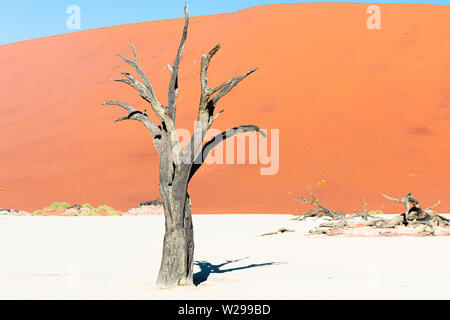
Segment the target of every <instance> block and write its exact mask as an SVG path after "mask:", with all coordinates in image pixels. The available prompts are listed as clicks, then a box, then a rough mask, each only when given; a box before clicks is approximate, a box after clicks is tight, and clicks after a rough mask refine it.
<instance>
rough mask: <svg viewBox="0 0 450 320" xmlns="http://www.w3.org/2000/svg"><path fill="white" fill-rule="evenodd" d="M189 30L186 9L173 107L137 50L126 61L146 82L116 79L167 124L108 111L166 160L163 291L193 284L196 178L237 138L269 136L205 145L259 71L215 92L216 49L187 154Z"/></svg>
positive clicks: (204, 66) (206, 57) (205, 60)
mask: <svg viewBox="0 0 450 320" xmlns="http://www.w3.org/2000/svg"><path fill="white" fill-rule="evenodd" d="M188 26H189V15H188V10H187V6H186V7H185V23H184V29H183V33H182V37H181V41H180V45H179V47H178V51H177V55H176V57H175V61H174V63H173V66H170V65H169V66H168V67H169V71H170V73H171V78H170V83H169V91H168V92H169V93H168V100H167V106H163V105H162V104H161V103H160V102H159V101H158V99H157V97H156V94H155V92H154V90H153V87H152V85H151V83H150V81H149V79H148V78H147V76H146V75H145V73H144V72H143V71H142V69H141V68H140V67H139V65H138V63H137V56H136V50H135V48H134V46H133V45H132V48H133V57H134V58H133V60H129V59H127V58H124V57H122V56H120V57H121V58H122V59H123V60H124V61H125V62H126V63H128V64H129V65H130V66H131V67H133V69H134V70H135V71H136V73H137V74H138V75H139V77H140V78H141V80H142V82H141V81H139V80H138V79H137V78H135V77H134V76H132V75H131V74H129V73H122V75H123V76H125V78H124V79H113V80H114V81H118V82H122V83H125V84H127V85H129V86H131V87H132V88H134V89H135V90H137V91H138V93H139V95H140V96H141V97H142V98H143V99H144V100H145V101H146V102H147V103H149V104H150V106H151V108H152V110H153V112H154V113H155V115H156V117H157V118H158V120H159V121H160V123H161V124H160V125H157V124H156V123H155V122H153V120H152V119H151V118H149V117H148V116H147V113H146V111H145V110H144V112H142V111H139V110H137V109H135V108H134V107H132V106H131V105H129V104H127V103H124V102H120V101H105V102H103V104H104V105H116V106H120V107H122V108H123V109H125V110H126V111H127V115H126V116H123V117H121V118H119V119H117V120H116V121H115V122H119V121H123V120H137V121H140V122H141V123H143V124H144V126H145V127H146V128H147V129H148V130H149V131H150V133H151V135H152V137H153V145H154V146H155V148H156V150H157V151H158V153H159V156H160V162H159V191H160V194H161V198H162V202H163V206H164V215H165V234H164V241H163V253H162V260H161V267H160V270H159V274H158V278H157V284H158V285H159V286H163V287H167V286H175V285H192V284H193V272H192V271H193V265H194V234H193V226H192V215H191V200H190V197H189V194H188V183H189V181H190V180H191V178H192V176H193V175H194V174H195V173H196V172H197V170H198V169H199V167H200V166H201V165H202V163H203V161H204V159H205V158H206V156H207V154H208V153H209V151H210V150H211V149H212V148H213V147H214V146H215V145H217V144H218V143H219V142H220V141H222V140H224V139H227V138H229V137H231V136H233V135H235V134H238V133H241V132H250V131H257V132H259V133H261V134H262V135H263V136H265V134H264V132H263V131H262V130H261V129H260V128H259V127H258V126H254V125H243V126H238V127H235V128H233V129H230V130H227V131H225V132H223V133H221V134H219V135H217V136H216V137H214V138H213V139H211V140H210V141H208V142H206V143H203V140H204V138H205V136H206V133H207V131H208V130H209V129H210V127H211V126H212V124H213V122H214V120H215V119H216V118H217V117H218V116H219V115H220V114H221V113H222V112H223V111H220V112H218V113H215V107H216V105H217V103H218V102H219V100H220V99H221V98H222V97H223V96H225V95H226V94H227V93H229V92H230V91H231V90H232V89H233V88H234V87H235V86H236V85H237V84H239V83H240V82H241V81H242V80H243V79H245V78H246V77H247V76H248V75H250V74H251V73H253V72H254V71H256V69H252V70H250V71H248V72H246V73H244V74H242V75H240V76H235V77H234V78H232V79H231V80H228V81H225V82H224V83H222V84H221V85H219V86H217V87H215V88H213V89H211V88H210V87H209V86H208V74H207V71H208V67H209V64H210V62H211V59H212V57H213V56H214V55H215V54H216V53H217V51H218V50H219V49H220V45H216V46H215V47H214V48H213V49H212V50H211V51H209V53H208V54H203V55H202V62H201V70H200V80H201V99H200V103H199V110H198V117H197V122H196V125H195V128H194V134H193V135H192V138H191V140H190V142H189V143H188V146H187V147H186V148H185V149H184V150H182V148H181V146H180V142H179V140H178V138H177V135H176V131H175V130H176V128H175V116H176V100H177V96H178V87H179V83H178V72H179V66H180V62H181V57H182V53H183V48H184V44H185V41H186V39H187V31H188Z"/></svg>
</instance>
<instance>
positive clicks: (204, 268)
mask: <svg viewBox="0 0 450 320" xmlns="http://www.w3.org/2000/svg"><path fill="white" fill-rule="evenodd" d="M245 259H248V257H247V258H242V259H237V260H227V261H226V262H224V263H221V264H212V263H209V262H207V261H195V262H194V264H195V265H197V266H199V267H200V271H199V272H196V273H195V274H194V285H196V286H198V285H199V284H200V283H202V282H204V281H206V280H208V277H209V275H210V274H211V273H226V272H232V271H236V270H243V269H250V268H255V267H264V266H271V265H277V264H281V262H266V263H252V264H249V265H246V266H242V267H235V268H228V269H221V268H222V267H224V266H226V265H228V264H230V263H234V262H238V261H242V260H245Z"/></svg>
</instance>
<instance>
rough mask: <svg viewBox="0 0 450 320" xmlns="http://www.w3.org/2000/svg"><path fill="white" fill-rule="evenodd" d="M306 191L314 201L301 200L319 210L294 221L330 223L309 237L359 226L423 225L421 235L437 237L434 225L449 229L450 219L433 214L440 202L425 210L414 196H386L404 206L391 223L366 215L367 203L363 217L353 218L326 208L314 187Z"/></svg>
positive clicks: (382, 227)
mask: <svg viewBox="0 0 450 320" xmlns="http://www.w3.org/2000/svg"><path fill="white" fill-rule="evenodd" d="M306 189H307V191H308V193H309V194H310V196H311V198H312V200H311V201H309V200H306V199H305V198H304V197H302V200H303V203H305V204H309V205H312V206H315V207H316V208H314V209H310V210H308V211H306V212H304V213H303V214H302V215H300V216H299V217H296V218H294V220H304V219H306V218H309V217H326V218H327V219H329V220H331V221H330V222H324V223H321V224H320V225H319V226H318V228H317V229H315V230H311V231H310V233H315V234H328V235H331V229H335V228H346V227H354V226H356V225H361V224H362V225H366V226H370V227H376V228H381V229H387V228H395V227H396V226H399V225H405V226H415V225H423V226H424V229H423V230H422V231H424V230H425V229H426V228H427V227H428V228H429V229H430V231H431V234H433V235H434V234H435V233H436V232H435V229H434V226H433V223H435V224H436V225H437V226H444V227H449V226H450V219H448V218H446V217H444V216H441V215H439V214H438V213H436V212H434V211H433V210H432V209H433V208H434V207H436V206H437V205H438V204H440V201H438V202H437V203H436V204H434V205H433V206H431V207H428V208H427V209H425V210H423V209H422V208H421V206H420V203H419V201H418V200H417V199H416V198H414V197H413V196H412V195H411V193H407V194H406V195H405V196H404V197H402V198H393V197H389V196H387V195H384V194H383V197H385V198H386V199H389V200H391V201H393V202H396V203H401V204H402V205H403V206H404V212H403V213H401V214H398V215H394V217H393V218H391V219H386V218H384V217H379V216H376V215H371V214H369V213H367V205H366V202H365V201H363V205H364V213H362V214H361V213H358V212H357V211H356V210H354V214H345V213H343V212H339V211H334V210H331V209H328V208H325V207H324V206H322V205H321V204H320V203H319V201H318V200H317V198H316V197H315V195H314V193H313V192H312V189H311V187H310V186H307V187H306ZM294 200H295V199H294ZM296 201H300V200H296ZM359 218H361V219H362V221H360V220H359Z"/></svg>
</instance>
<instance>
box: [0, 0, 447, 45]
mask: <svg viewBox="0 0 450 320" xmlns="http://www.w3.org/2000/svg"><path fill="white" fill-rule="evenodd" d="M296 2H360V3H426V4H441V5H450V0H391V1H389V0H386V1H383V0H381V1H369V0H368V1H364V0H360V1H339V0H334V1H333V0H328V1H318V0H309V1H300V0H297V1H289V0H288V1H285V0H222V1H216V0H189V1H188V3H189V11H190V15H191V16H200V15H207V14H218V13H224V12H232V11H237V10H240V9H244V8H248V7H253V6H258V5H264V4H274V3H296ZM69 5H77V6H78V7H79V8H80V11H81V19H80V21H81V25H80V30H86V29H93V28H101V27H107V26H113V25H120V24H126V23H135V22H143V21H150V20H161V19H172V18H180V17H182V16H183V6H184V0H133V1H131V0H69V1H67V0H40V1H38V0H1V1H0V44H5V43H11V42H16V41H22V40H27V39H33V38H39V37H45V36H50V35H56V34H62V33H67V32H73V31H78V30H70V29H68V28H67V24H66V21H67V19H68V18H69V16H70V14H67V13H66V10H67V8H68V6H69Z"/></svg>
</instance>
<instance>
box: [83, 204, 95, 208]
mask: <svg viewBox="0 0 450 320" xmlns="http://www.w3.org/2000/svg"><path fill="white" fill-rule="evenodd" d="M82 207H85V208H89V209H91V210H93V209H95V208H94V207H93V206H91V205H90V204H89V203H85V204H83V205H82Z"/></svg>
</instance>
